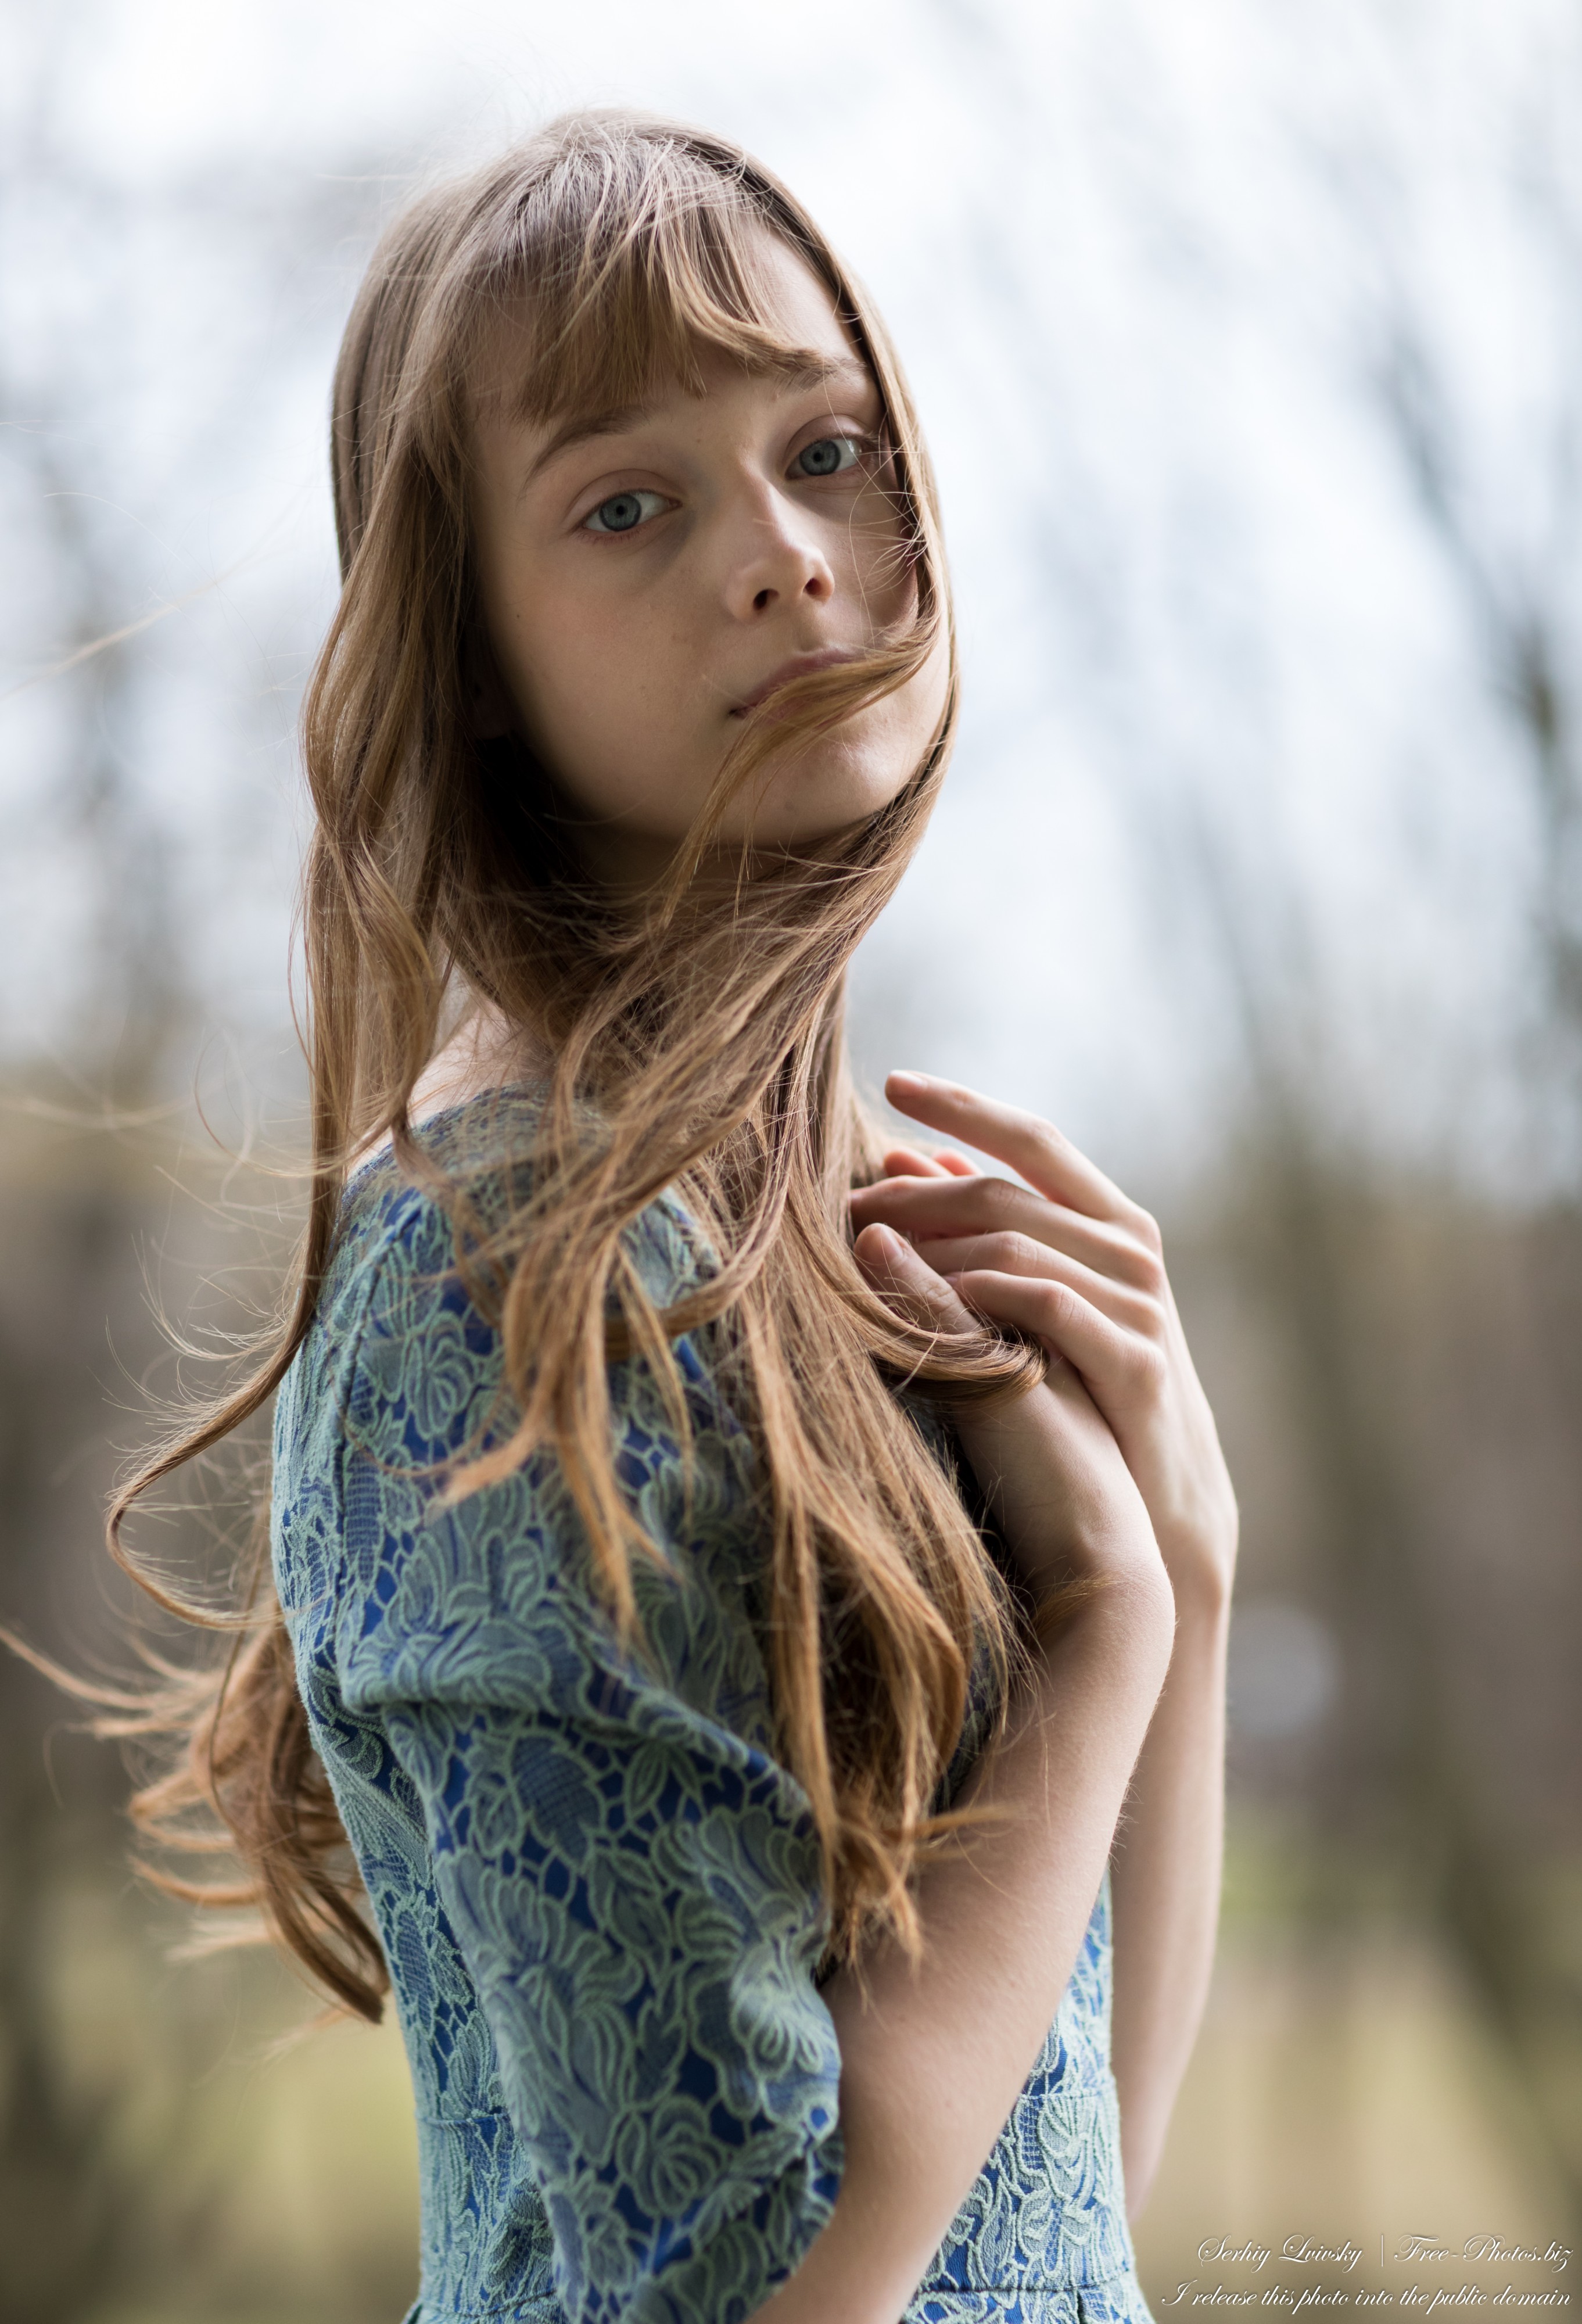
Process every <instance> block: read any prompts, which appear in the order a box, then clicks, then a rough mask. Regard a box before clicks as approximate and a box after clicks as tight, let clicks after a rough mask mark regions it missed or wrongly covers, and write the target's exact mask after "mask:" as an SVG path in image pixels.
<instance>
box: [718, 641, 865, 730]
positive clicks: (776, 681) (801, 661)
mask: <svg viewBox="0 0 1582 2324" xmlns="http://www.w3.org/2000/svg"><path fill="white" fill-rule="evenodd" d="M855 659H856V649H855V647H852V646H825V647H824V648H823V651H822V652H819V653H805V654H793V656H792V657H791V659H790V660H789V661H783V662H782V663H781V664H780V667H779V669H776V670H771V671H770V672H769V675H768V678H765V679H764V680H763V682H762V684H761V685H759V686H755V687H753V689H752V692H751V693H750V695H748V696H746V697H745V699H744V700H742V701H740V702H739V703H737V705H736V706H735V708H734V709H733V710H732V711H731V717H732V718H745V717H746V715H747V714H748V712H749V711H750V710H756V709H757V708H758V705H759V703H760V702H762V701H765V700H766V699H767V698H768V696H769V695H771V694H773V693H775V692H776V691H777V688H778V687H782V686H788V685H789V684H790V682H791V680H792V679H793V678H811V677H812V676H813V673H814V670H818V669H833V668H834V667H835V664H836V663H837V662H842V661H853V660H855Z"/></svg>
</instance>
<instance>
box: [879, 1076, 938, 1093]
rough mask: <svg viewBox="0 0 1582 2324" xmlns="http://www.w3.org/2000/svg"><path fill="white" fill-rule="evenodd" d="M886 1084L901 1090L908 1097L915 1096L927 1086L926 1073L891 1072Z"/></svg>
mask: <svg viewBox="0 0 1582 2324" xmlns="http://www.w3.org/2000/svg"><path fill="white" fill-rule="evenodd" d="M888 1086H889V1087H890V1088H891V1089H898V1090H902V1091H904V1092H905V1093H906V1095H907V1096H908V1097H916V1096H918V1095H919V1094H920V1093H922V1092H923V1091H924V1090H925V1089H927V1088H928V1086H929V1080H928V1075H927V1074H891V1075H890V1077H889V1084H888Z"/></svg>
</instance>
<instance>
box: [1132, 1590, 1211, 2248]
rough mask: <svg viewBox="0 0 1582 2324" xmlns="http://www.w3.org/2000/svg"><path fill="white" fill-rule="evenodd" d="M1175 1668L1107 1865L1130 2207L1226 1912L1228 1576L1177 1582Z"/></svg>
mask: <svg viewBox="0 0 1582 2324" xmlns="http://www.w3.org/2000/svg"><path fill="white" fill-rule="evenodd" d="M1176 1604H1177V1611H1176V1634H1175V1643H1174V1646H1173V1652H1172V1655H1171V1662H1170V1671H1169V1675H1168V1676H1167V1678H1166V1679H1165V1682H1164V1692H1163V1693H1162V1694H1161V1695H1160V1698H1159V1701H1158V1703H1157V1705H1156V1707H1155V1709H1154V1717H1153V1720H1152V1722H1151V1724H1150V1726H1149V1729H1148V1735H1147V1739H1146V1741H1145V1743H1144V1745H1143V1748H1142V1751H1141V1753H1140V1755H1139V1757H1138V1759H1137V1765H1136V1773H1135V1775H1133V1777H1132V1784H1131V1789H1130V1791H1129V1793H1128V1794H1127V1804H1126V1808H1125V1811H1124V1814H1123V1817H1122V1821H1121V1824H1120V1828H1119V1831H1118V1834H1117V1839H1116V1845H1115V1850H1114V1855H1113V1858H1112V1863H1111V1883H1112V1891H1111V1893H1112V1897H1113V1904H1114V1916H1115V1998H1114V2030H1113V2036H1112V2056H1113V2061H1114V2067H1115V2078H1116V2081H1117V2084H1118V2088H1119V2092H1120V2119H1121V2154H1122V2163H1123V2167H1124V2170H1125V2173H1126V2186H1127V2209H1128V2210H1129V2212H1130V2214H1131V2216H1132V2217H1133V2218H1136V2216H1137V2214H1138V2213H1139V2212H1140V2210H1141V2209H1142V2208H1143V2205H1144V2203H1145V2201H1146V2199H1147V2196H1148V2192H1149V2189H1150V2188H1151V2186H1152V2184H1153V2181H1154V2173H1155V2172H1156V2171H1157V2169H1158V2166H1159V2158H1160V2156H1161V2154H1162V2153H1163V2152H1164V2136H1165V2132H1166V2130H1167V2129H1168V2127H1169V2124H1170V2114H1171V2109H1172V2107H1173V2105H1174V2103H1175V2096H1176V2092H1177V2090H1178V2089H1179V2088H1180V2085H1181V2079H1182V2074H1183V2073H1184V2072H1185V2070H1186V2064H1187V2060H1188V2058H1189V2056H1190V2055H1191V2048H1192V2043H1193V2042H1194V2041H1195V2039H1196V2037H1197V2032H1198V2026H1199V2024H1200V2020H1201V2017H1202V2014H1203V2005H1204V2002H1205V2000H1206V1999H1207V1997H1208V1990H1209V1972H1210V1970H1211V1969H1212V1967H1213V1960H1214V1939H1215V1932H1216V1929H1217V1926H1218V1923H1219V1882H1220V1861H1221V1854H1222V1846H1223V1832H1224V1803H1225V1650H1226V1637H1227V1632H1228V1626H1229V1586H1228V1582H1226V1583H1224V1584H1223V1585H1221V1584H1219V1583H1218V1582H1208V1581H1205V1582H1202V1583H1201V1584H1200V1586H1198V1587H1196V1588H1194V1589H1193V1590H1192V1591H1186V1590H1184V1589H1182V1588H1181V1587H1180V1586H1179V1585H1178V1589H1177V1600H1176Z"/></svg>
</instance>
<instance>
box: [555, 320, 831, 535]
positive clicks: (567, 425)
mask: <svg viewBox="0 0 1582 2324" xmlns="http://www.w3.org/2000/svg"><path fill="white" fill-rule="evenodd" d="M763 369H764V371H765V372H766V373H772V374H773V376H774V377H775V378H777V380H779V381H780V382H781V383H783V384H784V386H785V388H786V392H787V393H788V394H792V395H801V394H805V393H806V392H807V391H808V390H809V389H810V388H814V387H828V386H830V385H832V383H834V382H835V381H837V380H852V381H856V380H860V381H861V383H862V384H863V386H864V387H865V388H867V387H870V386H873V385H875V384H877V383H876V382H875V380H874V377H873V374H872V373H871V372H870V371H869V368H868V365H867V364H865V363H863V362H862V360H861V359H860V356H857V355H812V354H808V353H804V352H798V353H797V354H796V355H795V356H793V357H791V358H789V359H788V360H787V361H786V362H785V363H783V364H782V363H777V364H765V365H764V366H763ZM655 409H656V407H655V406H654V405H653V404H652V403H623V404H621V405H620V406H619V407H618V408H614V409H612V410H608V411H595V412H593V413H591V414H590V413H586V412H579V413H578V414H577V415H576V417H575V419H570V420H566V421H565V422H564V423H563V425H562V426H560V427H559V428H557V429H556V431H555V433H554V435H553V436H551V437H550V438H549V441H548V442H547V444H546V445H545V446H544V447H543V448H542V450H541V451H539V452H538V453H536V454H535V455H534V457H533V459H532V460H531V461H530V462H529V466H528V468H527V471H526V473H525V474H524V475H523V477H522V480H521V483H520V485H519V487H518V491H517V497H518V499H519V500H520V497H521V495H522V493H525V492H526V491H527V489H528V487H529V484H535V483H536V482H537V481H538V477H539V476H541V475H543V473H544V470H545V469H546V468H547V467H548V466H549V464H550V462H551V461H553V460H558V459H559V457H560V456H561V454H562V453H563V452H569V451H571V450H573V449H574V448H575V446H577V445H578V444H587V443H591V442H592V441H593V439H594V438H596V437H600V436H624V435H626V434H628V433H629V432H630V430H631V429H634V428H640V427H641V426H642V424H643V422H644V420H651V419H652V418H653V416H654V411H655Z"/></svg>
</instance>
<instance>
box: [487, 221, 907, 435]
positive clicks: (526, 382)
mask: <svg viewBox="0 0 1582 2324" xmlns="http://www.w3.org/2000/svg"><path fill="white" fill-rule="evenodd" d="M744 239H745V242H746V245H747V246H746V249H745V250H744V252H743V255H744V256H746V257H748V259H749V260H750V269H751V283H752V291H753V297H752V308H753V312H752V315H751V317H750V318H740V319H738V318H729V317H721V318H718V320H716V319H715V318H712V317H704V318H698V320H697V322H696V323H694V325H693V327H690V328H689V327H687V322H688V320H689V319H690V318H685V317H684V316H682V315H678V314H677V313H676V311H675V309H674V307H672V306H671V304H670V302H669V301H665V302H663V304H664V308H668V309H669V311H663V310H661V311H659V312H658V313H656V312H655V311H654V308H655V305H656V302H655V301H653V300H652V299H651V298H650V299H648V300H644V301H642V302H639V304H638V308H637V311H636V312H635V313H634V312H633V311H632V304H633V302H627V308H626V311H625V312H624V313H623V314H612V315H611V316H610V318H609V325H610V327H611V328H612V331H616V332H619V330H620V327H621V324H623V323H624V324H625V326H626V344H624V345H623V346H619V347H616V346H612V347H611V349H610V358H611V359H610V361H609V362H608V364H600V363H597V362H595V363H594V364H591V365H590V364H589V363H588V361H587V360H586V353H585V350H584V349H579V350H578V355H580V356H581V360H576V359H574V360H571V361H568V362H567V363H566V364H565V365H564V366H561V365H557V364H555V362H554V361H553V358H552V357H551V358H550V359H549V360H547V354H548V351H547V349H546V346H545V344H544V318H543V316H542V314H541V312H540V311H539V310H538V309H537V308H536V307H535V304H534V302H533V301H532V300H531V299H530V297H529V296H528V295H527V294H522V295H521V296H519V297H518V298H517V299H515V300H511V301H510V302H508V303H507V304H506V305H504V306H503V307H501V308H499V309H496V311H495V314H494V316H493V318H492V321H491V324H490V326H489V327H488V328H487V330H486V332H485V333H484V335H483V340H482V343H481V345H480V346H479V349H478V353H477V357H476V360H475V362H474V365H473V367H472V369H473V377H472V396H471V401H472V404H473V410H474V420H476V421H477V422H478V423H480V424H481V425H482V427H483V429H484V430H485V431H486V432H490V433H492V432H493V430H494V429H497V428H499V427H500V426H501V425H502V424H503V425H507V426H510V427H511V429H512V432H513V433H515V432H518V431H519V430H521V431H525V432H526V433H527V434H528V435H529V437H531V438H538V439H539V440H547V439H550V438H562V437H573V436H575V435H576V434H579V433H582V432H584V430H585V431H586V432H590V433H594V432H604V431H605V430H606V429H608V427H609V425H610V424H611V423H612V421H613V420H617V419H620V418H622V417H624V416H625V415H626V414H628V413H629V412H631V411H633V410H635V409H636V408H637V407H638V406H639V404H640V405H642V406H644V407H648V408H651V407H653V406H655V405H658V404H660V403H663V402H667V401H670V400H671V399H672V398H674V397H676V395H678V394H681V393H686V394H690V395H693V396H699V395H704V394H706V393H707V392H709V390H710V389H711V387H713V386H715V385H718V384H721V383H723V382H725V381H728V380H731V379H732V378H734V379H740V377H741V376H742V374H749V375H756V376H758V377H760V378H762V379H763V380H764V381H765V382H766V383H767V384H771V385H779V386H785V387H787V388H792V387H806V386H808V385H810V384H813V383H817V382H819V381H821V380H823V379H826V378H827V379H828V380H829V382H830V383H831V385H832V386H833V385H834V384H835V383H837V382H839V383H840V384H842V386H844V387H845V388H846V390H847V392H851V389H852V388H853V387H860V386H861V385H864V384H871V383H873V375H872V372H871V370H870V368H869V364H868V362H867V360H866V358H865V356H864V355H863V353H862V351H861V348H860V344H859V342H858V339H857V337H856V336H855V335H854V333H853V331H852V329H851V326H850V324H849V323H847V322H846V321H844V320H843V319H842V316H841V314H840V313H839V312H838V311H837V309H836V306H835V301H834V299H833V298H832V295H831V292H830V291H829V288H828V286H827V285H826V284H825V283H824V282H823V281H822V279H821V278H820V276H819V275H818V274H816V273H815V272H814V269H813V268H812V266H810V265H809V264H808V263H807V261H806V260H805V258H803V257H802V256H801V254H799V253H798V252H796V250H794V249H792V248H791V247H790V245H789V244H786V242H784V241H782V240H781V238H780V237H779V235H776V234H772V233H770V232H769V231H768V228H767V227H761V226H755V227H753V228H751V229H750V231H749V235H747V236H746V237H745V238H744ZM615 303H617V302H613V301H612V304H615ZM644 309H647V311H646V312H645V311H644ZM585 319H586V320H588V321H592V320H593V318H592V317H588V318H585ZM634 326H635V327H634ZM645 326H646V327H645ZM580 336H581V334H580V333H579V337H580ZM557 389H558V391H559V392H556V391H557Z"/></svg>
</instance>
